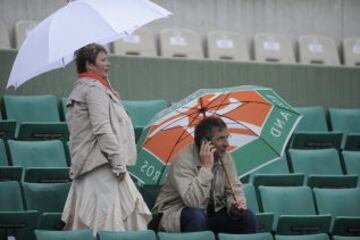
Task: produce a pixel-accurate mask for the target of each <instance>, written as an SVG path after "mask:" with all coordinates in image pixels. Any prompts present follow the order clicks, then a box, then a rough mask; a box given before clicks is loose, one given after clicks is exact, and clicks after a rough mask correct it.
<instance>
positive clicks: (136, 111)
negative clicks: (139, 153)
mask: <svg viewBox="0 0 360 240" xmlns="http://www.w3.org/2000/svg"><path fill="white" fill-rule="evenodd" d="M122 103H123V105H124V108H125V110H126V111H127V112H128V114H129V116H130V118H131V120H132V123H133V126H134V129H135V137H136V141H137V140H138V139H139V137H140V135H141V132H142V130H143V129H144V127H145V126H146V125H147V124H148V123H149V121H150V120H151V119H152V118H153V117H154V116H155V115H156V114H157V113H159V112H160V111H161V110H163V109H165V108H166V107H167V103H166V101H165V100H163V99H157V100H124V101H122Z"/></svg>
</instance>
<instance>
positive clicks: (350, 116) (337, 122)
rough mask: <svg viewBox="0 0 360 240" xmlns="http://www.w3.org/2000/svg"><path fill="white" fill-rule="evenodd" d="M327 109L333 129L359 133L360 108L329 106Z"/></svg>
mask: <svg viewBox="0 0 360 240" xmlns="http://www.w3.org/2000/svg"><path fill="white" fill-rule="evenodd" d="M328 111H329V116H330V123H331V128H332V130H333V131H341V132H343V133H344V134H350V133H360V125H359V124H358V122H359V121H360V108H329V109H328Z"/></svg>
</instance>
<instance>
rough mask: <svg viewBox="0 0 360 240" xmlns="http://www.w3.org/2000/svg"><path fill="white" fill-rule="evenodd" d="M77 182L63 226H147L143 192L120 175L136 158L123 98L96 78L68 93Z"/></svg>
mask: <svg viewBox="0 0 360 240" xmlns="http://www.w3.org/2000/svg"><path fill="white" fill-rule="evenodd" d="M67 106H68V113H67V122H68V126H69V130H70V151H71V168H70V178H71V179H72V180H73V182H72V184H71V188H70V191H69V195H68V198H67V200H66V203H65V207H64V211H63V215H62V220H63V221H64V222H65V223H66V225H65V229H71V230H72V229H84V228H86V229H91V230H92V231H93V234H94V236H96V233H97V232H98V231H101V230H107V231H128V230H144V229H146V228H147V224H148V222H149V221H150V220H151V212H150V210H149V209H148V207H147V205H146V203H145V201H144V200H143V198H142V196H141V194H140V193H139V191H138V190H137V188H136V186H135V184H134V183H133V181H132V180H131V178H130V176H129V174H128V173H126V175H125V178H124V179H123V180H122V181H119V180H118V178H117V177H116V175H118V174H119V173H121V172H123V171H127V170H126V165H133V164H135V161H136V145H135V137H134V131H133V127H132V123H131V120H130V118H129V117H128V116H127V114H126V112H125V110H124V108H123V107H122V105H120V102H119V100H118V99H117V98H116V97H115V96H114V95H113V93H112V92H111V91H110V90H106V89H105V87H104V86H103V85H102V84H101V83H100V82H98V81H97V80H94V79H91V78H81V79H78V80H77V81H76V83H75V87H74V89H73V91H72V92H71V94H70V95H69V97H68V102H67Z"/></svg>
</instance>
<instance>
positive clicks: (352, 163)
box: [342, 151, 360, 187]
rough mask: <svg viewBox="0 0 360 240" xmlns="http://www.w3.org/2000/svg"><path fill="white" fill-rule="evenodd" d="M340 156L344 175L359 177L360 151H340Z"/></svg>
mask: <svg viewBox="0 0 360 240" xmlns="http://www.w3.org/2000/svg"><path fill="white" fill-rule="evenodd" d="M342 156H343V159H344V164H345V170H346V173H347V174H354V175H358V176H360V151H342ZM359 187H360V186H359Z"/></svg>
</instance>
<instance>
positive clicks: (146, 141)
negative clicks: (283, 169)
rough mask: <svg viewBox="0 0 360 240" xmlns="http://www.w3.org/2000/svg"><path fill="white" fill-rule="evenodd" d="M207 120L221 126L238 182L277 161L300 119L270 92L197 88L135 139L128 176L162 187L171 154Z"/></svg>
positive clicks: (158, 115) (181, 147) (189, 141)
mask: <svg viewBox="0 0 360 240" xmlns="http://www.w3.org/2000/svg"><path fill="white" fill-rule="evenodd" d="M209 116H218V117H220V118H222V119H223V120H224V122H225V123H226V124H227V127H228V131H229V133H230V134H231V136H230V138H229V144H230V147H229V152H230V153H231V154H232V156H233V158H234V160H235V163H236V167H237V171H238V174H239V177H241V176H244V175H246V174H248V173H250V172H252V171H254V170H256V169H257V168H259V167H261V166H264V165H266V164H268V163H270V162H271V161H275V160H276V159H278V158H279V157H281V156H282V155H283V154H284V151H285V147H286V145H287V143H288V141H289V139H290V137H291V134H292V133H293V131H294V129H295V128H296V126H297V124H298V122H299V121H300V119H301V115H300V114H299V113H297V112H296V111H295V110H294V108H293V107H291V106H290V105H289V104H288V103H286V101H285V100H284V99H282V98H281V97H280V96H278V95H277V94H276V93H275V92H274V91H273V90H272V89H270V88H265V87H259V86H238V87H232V88H222V89H200V90H198V91H196V92H195V93H193V94H191V95H190V96H188V97H186V98H184V99H183V100H181V101H179V102H178V103H176V104H174V105H172V106H171V107H169V108H167V109H165V110H163V111H162V112H160V113H158V114H157V115H156V116H155V117H154V118H153V119H152V121H151V122H150V124H149V125H148V126H147V127H146V128H145V129H144V131H143V133H142V135H141V138H140V140H139V143H138V160H137V163H136V165H135V166H133V167H131V168H130V172H131V174H132V175H133V176H134V177H135V178H136V179H138V181H139V182H140V183H142V184H159V183H162V182H163V181H164V179H165V177H166V173H167V169H168V166H169V164H171V161H172V160H173V159H174V157H175V156H176V154H178V153H179V151H181V150H182V149H183V148H184V147H186V146H187V145H188V144H189V143H191V142H192V141H193V140H194V128H195V126H196V125H197V124H198V123H199V122H200V121H201V120H202V119H203V118H204V117H209Z"/></svg>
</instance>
